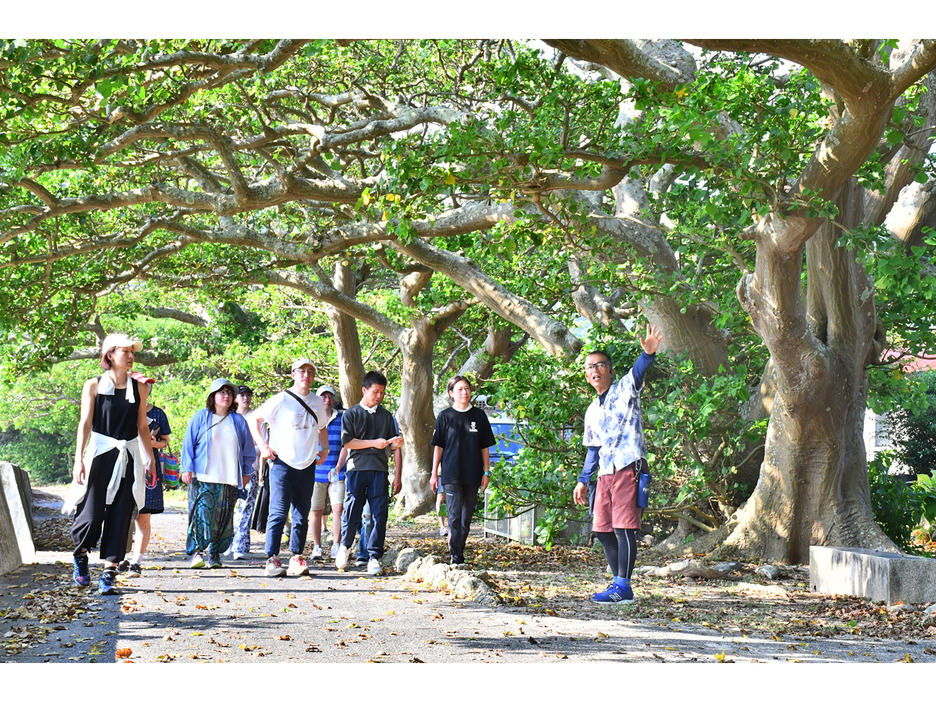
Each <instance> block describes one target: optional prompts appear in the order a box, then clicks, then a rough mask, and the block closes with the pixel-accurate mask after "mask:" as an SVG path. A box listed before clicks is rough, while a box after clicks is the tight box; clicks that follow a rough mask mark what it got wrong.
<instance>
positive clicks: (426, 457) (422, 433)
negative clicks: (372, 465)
mask: <svg viewBox="0 0 936 702" xmlns="http://www.w3.org/2000/svg"><path fill="white" fill-rule="evenodd" d="M436 339H438V335H436V334H435V333H434V330H433V329H432V325H431V323H430V320H429V319H427V318H426V317H420V318H417V319H416V320H414V321H413V328H412V330H410V331H409V332H408V333H407V334H406V339H405V341H404V343H403V344H401V345H400V349H401V351H402V355H403V363H402V372H403V376H402V378H401V387H402V392H401V395H400V406H399V410H398V411H397V423H398V424H399V426H400V433H401V434H402V435H403V438H404V439H405V443H404V446H403V492H402V499H403V513H404V514H405V515H408V516H409V515H418V514H424V513H426V512H428V511H429V510H430V509H432V508H433V507H434V506H435V501H434V497H433V494H432V490H431V489H430V487H429V478H430V476H431V474H432V450H433V449H432V443H431V442H432V432H433V429H434V428H435V414H434V413H433V411H432V400H433V388H432V379H433V374H432V355H433V353H432V352H433V348H434V346H435V342H436Z"/></svg>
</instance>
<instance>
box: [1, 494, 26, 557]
mask: <svg viewBox="0 0 936 702" xmlns="http://www.w3.org/2000/svg"><path fill="white" fill-rule="evenodd" d="M21 565H23V559H22V558H20V550H19V542H18V541H17V540H16V529H15V528H14V527H13V519H12V518H11V517H10V508H9V507H8V506H7V501H6V495H5V494H4V491H3V489H2V487H0V575H6V574H7V573H9V572H10V571H11V570H16V569H17V568H19V567H20V566H21Z"/></svg>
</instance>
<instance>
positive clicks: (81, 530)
mask: <svg viewBox="0 0 936 702" xmlns="http://www.w3.org/2000/svg"><path fill="white" fill-rule="evenodd" d="M142 348H143V344H142V342H140V341H139V340H138V339H132V338H130V337H129V336H127V335H126V334H111V335H109V336H108V337H106V338H105V339H104V343H103V344H102V345H101V351H102V353H101V368H103V369H104V370H105V371H106V372H105V373H103V374H102V375H100V376H98V377H96V378H91V379H90V380H88V381H87V382H86V383H85V384H84V388H83V389H82V392H81V419H80V420H79V422H78V441H77V448H76V450H75V467H74V472H73V478H74V483H75V485H77V486H80V488H82V489H84V494H83V496H82V497H81V498H80V499H79V500H78V502H77V512H76V514H75V522H74V524H73V525H72V529H71V537H72V542H73V543H74V545H75V550H74V576H73V577H74V580H75V582H76V583H78V584H79V585H83V586H88V585H90V584H91V573H90V571H89V569H88V551H89V549H91V548H92V547H93V546H94V545H95V544H96V543H97V541H98V539H99V538H100V541H101V545H100V556H101V560H103V561H104V571H103V573H102V574H101V577H100V579H99V580H98V592H99V593H100V594H102V595H115V594H119V593H118V592H117V589H116V587H115V581H116V578H117V564H118V563H120V562H121V561H122V560H123V558H124V556H125V555H126V548H127V533H128V531H129V529H130V521H131V519H132V518H133V512H134V507H136V508H137V509H138V508H140V507H142V506H143V502H144V496H145V493H146V473H147V472H151V471H153V470H154V466H153V465H152V455H153V449H152V447H151V445H150V433H149V423H148V421H147V419H146V401H147V397H148V395H149V388H148V387H147V386H146V384H145V383H139V382H137V381H136V380H135V379H133V378H131V377H130V376H129V373H130V372H131V371H132V370H133V360H134V357H133V354H134V352H136V351H140V350H141V349H142Z"/></svg>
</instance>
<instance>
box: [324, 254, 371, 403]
mask: <svg viewBox="0 0 936 702" xmlns="http://www.w3.org/2000/svg"><path fill="white" fill-rule="evenodd" d="M333 282H334V286H335V289H336V290H338V291H339V292H342V293H344V294H345V295H347V296H348V297H356V293H357V289H356V288H357V268H355V267H354V266H353V265H352V264H351V262H350V261H338V263H336V264H335V276H334V279H333ZM325 312H326V314H327V315H328V321H329V322H330V323H331V328H332V333H333V334H334V336H335V350H336V352H337V355H338V384H339V386H340V387H339V389H338V392H340V393H341V399H342V402H343V403H344V406H345V407H351V406H352V405H356V404H357V403H358V402H360V401H361V397H362V395H361V381H362V380H363V378H364V358H363V356H362V355H361V338H360V336H358V328H357V320H356V319H355V318H354V317H352V316H351V315H350V314H348V313H347V312H343V311H342V310H340V309H338V308H337V307H335V306H334V305H326V306H325Z"/></svg>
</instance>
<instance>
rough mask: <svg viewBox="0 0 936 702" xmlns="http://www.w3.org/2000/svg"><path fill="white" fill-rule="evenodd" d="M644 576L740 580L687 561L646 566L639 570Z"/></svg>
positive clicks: (734, 576)
mask: <svg viewBox="0 0 936 702" xmlns="http://www.w3.org/2000/svg"><path fill="white" fill-rule="evenodd" d="M641 573H643V574H644V575H655V576H657V577H658V578H668V577H672V576H674V575H680V576H683V577H686V578H705V579H706V580H740V579H741V578H740V577H739V576H737V575H730V574H728V573H726V572H724V571H721V570H717V569H715V568H710V567H709V566H707V565H705V564H704V563H702V562H701V561H696V560H688V561H677V562H676V563H670V564H669V565H668V566H663V567H662V568H655V567H653V566H647V567H646V568H642V569H641Z"/></svg>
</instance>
